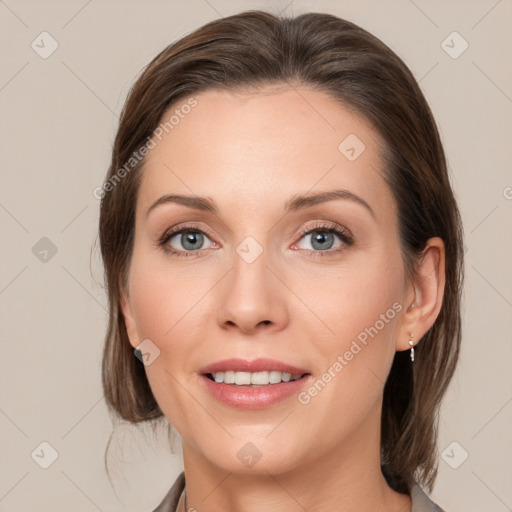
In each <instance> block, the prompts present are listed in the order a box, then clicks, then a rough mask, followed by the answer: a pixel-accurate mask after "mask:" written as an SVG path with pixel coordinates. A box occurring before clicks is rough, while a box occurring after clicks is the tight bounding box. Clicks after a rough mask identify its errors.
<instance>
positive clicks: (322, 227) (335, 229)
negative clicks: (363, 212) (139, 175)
mask: <svg viewBox="0 0 512 512" xmlns="http://www.w3.org/2000/svg"><path fill="white" fill-rule="evenodd" d="M315 231H320V232H326V233H334V234H335V235H337V236H338V238H339V239H340V240H341V241H342V242H343V244H344V246H347V247H350V246H351V245H353V243H354V239H353V237H352V234H351V233H350V231H348V229H346V228H342V227H341V226H338V225H337V224H330V223H323V224H318V225H316V226H313V227H309V228H307V229H303V230H302V231H301V232H300V233H299V235H298V237H299V240H300V239H302V238H303V237H304V236H305V235H309V234H311V233H313V232H315ZM184 232H198V233H201V234H203V235H205V236H207V237H208V238H211V237H210V235H208V233H206V232H205V231H204V230H203V229H201V228H200V227H199V226H197V225H195V224H191V225H188V226H182V227H180V228H178V229H174V230H171V231H166V232H165V233H164V234H163V235H162V236H161V237H160V239H159V240H158V246H159V247H162V248H163V250H164V251H166V252H168V253H170V254H172V255H174V256H178V257H190V256H196V255H197V253H199V252H201V249H200V250H198V251H178V250H176V249H173V248H172V247H171V246H169V245H168V244H167V243H168V242H169V240H170V239H171V238H172V237H174V236H175V235H179V234H181V233H184ZM343 249H344V247H343V246H342V247H338V248H336V249H333V250H326V251H315V250H311V249H299V251H301V252H304V251H306V252H308V253H310V257H317V256H320V257H323V256H326V255H332V254H333V253H338V252H340V251H341V250H343ZM204 250H207V249H204Z"/></svg>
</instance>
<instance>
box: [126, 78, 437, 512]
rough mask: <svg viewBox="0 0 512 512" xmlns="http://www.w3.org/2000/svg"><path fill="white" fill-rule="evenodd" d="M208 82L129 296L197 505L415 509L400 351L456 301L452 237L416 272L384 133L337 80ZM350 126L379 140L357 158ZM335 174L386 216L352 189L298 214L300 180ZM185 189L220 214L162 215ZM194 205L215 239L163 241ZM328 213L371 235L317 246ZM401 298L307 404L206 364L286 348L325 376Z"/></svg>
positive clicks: (171, 211)
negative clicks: (347, 148)
mask: <svg viewBox="0 0 512 512" xmlns="http://www.w3.org/2000/svg"><path fill="white" fill-rule="evenodd" d="M195 98H196V99H197V102H198V104H197V106H196V107H195V108H194V109H192V110H191V112H190V113H189V114H188V115H187V116H185V117H184V119H182V120H180V122H179V124H177V125H176V126H175V127H174V128H173V130H172V131H170V132H169V133H168V134H167V135H165V136H164V137H163V138H162V140H161V141H157V146H156V147H155V148H154V149H153V150H151V152H150V153H149V155H148V157H147V160H146V164H145V167H144V170H143V177H142V181H141V186H140V189H139V194H138V198H137V205H136V226H135V244H134V251H133V256H132V260H131V265H130V273H129V279H128V283H127V289H126V292H125V294H124V296H123V301H122V307H123V313H124V316H125V321H126V325H127V331H128V335H129V338H130V343H131V344H132V345H133V346H134V347H137V346H138V345H139V344H140V343H141V341H142V340H144V339H150V340H151V341H152V342H153V343H154V344H155V345H156V346H157V347H158V349H159V350H160V355H159V357H157V358H156V359H155V360H154V362H153V363H152V364H150V365H148V366H146V372H147V376H148V379H149V383H150V385H151V388H152V390H153V393H154V395H155V398H156V399H157V401H158V403H159V405H160V407H161V409H162V411H163V413H164V414H165V416H166V417H167V419H168V420H169V422H170V423H171V424H172V425H173V426H174V427H175V428H176V430H177V431H178V432H179V434H180V435H181V437H182V442H183V460H184V468H185V474H186V479H187V506H188V507H194V508H195V509H197V510H198V511H199V512H210V511H211V512H213V511H225V510H238V511H244V512H252V511H261V510H266V511H287V512H289V511H299V510H300V511H303V510H304V509H306V510H308V511H309V512H316V511H321V510H322V511H324V510H337V511H339V512H349V511H350V512H354V511H358V512H363V511H373V512H384V511H386V512H387V511H389V512H391V511H393V512H399V511H400V512H409V511H410V509H411V499H410V497H409V496H407V495H403V494H399V493H396V492H395V491H393V490H392V489H391V488H390V487H389V486H388V485H387V483H386V481H385V479H384V477H383V475H382V473H381V470H380V455H379V452H380V420H381V411H382V396H383V388H384V383H385V380H386V377H387V375H388V373H389V370H390V367H391V364H392V360H393V356H394V354H395V351H401V350H407V349H409V348H410V347H409V345H408V341H409V339H410V336H409V333H411V332H412V333H414V338H413V339H414V340H415V343H418V342H419V340H420V339H421V337H422V336H423V335H424V334H425V332H426V331H427V330H428V329H429V328H430V326H431V325H432V324H433V322H434V321H435V319H436V317H437V315H438V313H439V310H440V307H441V303H442V296H443V289H444V283H445V276H444V246H443V242H442V241H441V240H440V239H439V238H432V239H430V240H429V242H428V244H427V248H426V250H425V257H424V259H423V261H422V264H421V266H420V267H419V268H418V275H417V277H415V278H414V279H413V280H408V279H407V278H406V275H405V270H404V265H403V261H402V259H401V254H400V241H399V237H398V224H397V210H396V203H395V201H394V199H393V196H392V193H391V190H390V189H389V187H388V186H387V184H386V183H385V181H384V179H383V177H382V175H381V172H382V165H381V162H380V160H379V156H378V145H379V143H380V138H379V135H378V133H377V132H376V131H375V130H374V128H373V127H372V126H371V125H370V124H369V123H368V122H367V121H366V120H365V119H364V118H362V117H361V116H356V115H355V114H354V113H351V112H349V111H348V110H347V109H346V108H344V107H343V106H342V105H341V104H340V103H339V102H337V101H336V100H334V99H333V98H331V97H330V96H328V95H326V94H325V93H321V92H318V91H313V90H311V89H309V88H306V87H299V88H296V89H292V88H290V87H288V86H285V85H283V86H278V87H276V86H273V87H267V88H265V89H263V90H258V91H251V92H245V93H240V94H236V95H235V94H233V93H228V92H225V91H221V90H214V89H210V90H208V91H205V92H202V93H200V94H196V95H195ZM175 108H176V107H175V106H173V108H172V109H170V111H169V112H172V111H173V110H174V109H175ZM164 117H165V118H167V117H168V116H164ZM349 134H356V135H357V137H358V138H359V139H360V140H361V141H363V143H364V144H365V146H366V149H365V150H364V151H363V152H362V153H361V154H360V156H359V157H358V158H357V159H356V160H354V161H349V160H348V159H347V158H346V157H345V156H344V154H342V153H341V152H340V151H339V150H338V146H339V144H340V142H341V141H343V140H344V139H345V138H346V137H347V136H348V135H349ZM334 189H347V190H349V191H350V192H352V193H353V194H357V195H358V196H360V197H361V198H363V199H364V200H365V201H366V202H367V203H368V204H369V205H370V207H371V209H372V210H373V212H374V214H375V216H372V214H371V213H370V212H369V211H368V210H367V209H366V208H364V207H363V206H361V205H360V204H358V203H357V202H355V201H350V200H347V199H341V200H333V201H329V202H324V203H321V204H317V205H314V206H311V207H309V208H306V209H304V210H299V211H294V212H291V213H288V214H286V215H285V214H284V213H283V208H284V204H285V202H286V201H288V200H290V198H291V197H292V196H294V195H298V194H306V193H316V192H320V191H329V190H334ZM170 193H173V194H186V195H192V196H195V195H197V196H201V197H208V198H210V199H212V200H213V201H215V203H216V205H217V207H218V213H217V214H214V213H211V212H204V211H197V210H194V209H192V208H190V207H187V206H183V205H179V204H172V203H168V204H163V205H160V206H158V207H156V208H154V209H153V210H152V211H151V212H150V213H149V214H148V215H147V214H146V212H147V210H148V208H149V207H150V206H151V205H152V204H153V203H154V202H155V201H156V200H157V199H158V198H160V197H161V196H163V195H164V194H170ZM187 222H193V223H194V224H196V225H197V226H198V227H199V228H200V229H201V230H203V231H205V233H206V235H207V238H205V239H204V242H203V245H202V248H201V249H200V250H199V251H198V250H197V249H196V250H195V251H192V250H189V251H188V252H189V256H187V257H179V256H176V255H173V254H170V253H168V252H166V251H165V250H164V249H163V247H162V246H159V245H158V240H159V238H160V237H161V236H162V235H163V234H164V232H165V231H166V230H169V228H171V227H173V226H181V225H183V226H186V223H187ZM324 223H329V224H332V223H335V224H338V225H340V226H342V227H344V228H345V229H348V230H349V231H350V233H351V234H352V235H353V239H354V243H353V244H352V245H346V244H344V243H343V241H341V239H338V238H337V236H334V238H332V239H331V238H329V239H328V241H329V242H332V241H333V242H334V247H333V248H331V249H328V250H323V251H322V250H321V249H320V250H319V249H316V250H315V248H318V245H315V246H313V245H312V244H314V243H315V239H314V237H313V236H312V235H311V234H305V235H301V233H300V230H301V229H303V228H307V229H309V230H312V229H313V228H315V227H317V226H318V224H324ZM247 236H252V237H253V238H254V239H255V240H256V241H257V242H258V243H259V244H260V246H261V248H262V253H261V255H260V256H259V257H258V258H257V259H256V260H255V261H254V262H253V263H250V264H249V263H247V262H246V261H245V260H244V259H242V258H241V257H240V256H239V255H238V253H237V252H236V248H237V246H238V245H239V244H240V243H241V242H242V241H243V240H244V239H245V238H246V237H247ZM182 243H183V239H182V237H181V236H180V235H176V236H174V238H173V239H172V240H171V241H169V242H168V245H170V244H172V246H173V247H174V248H175V249H177V250H182V251H185V249H184V247H183V245H182ZM185 243H186V240H185ZM198 245H199V247H201V241H199V243H198ZM187 247H190V246H187ZM338 247H341V250H339V251H336V249H337V248H338ZM320 252H323V255H321V254H319V253H320ZM396 302H398V303H399V304H400V305H401V306H402V308H401V311H400V312H399V313H398V314H396V316H395V317H394V318H393V319H392V320H390V321H389V322H387V323H385V326H384V328H382V329H381V330H380V331H379V332H378V335H376V336H374V337H373V338H369V340H368V344H367V345H366V346H364V348H362V350H361V351H360V352H359V353H357V355H356V356H354V357H353V359H352V360H351V361H350V362H348V364H347V365H346V366H345V367H344V368H343V370H342V371H341V372H339V373H338V374H337V376H336V377H335V378H333V379H332V380H331V382H329V384H328V385H327V386H325V387H324V389H323V390H322V391H321V392H320V393H318V394H317V396H315V397H313V398H312V399H311V401H310V402H309V403H308V404H306V405H303V404H301V403H299V401H298V400H297V397H296V396H292V397H290V398H288V399H286V400H284V401H282V402H280V403H278V404H276V405H274V406H272V407H269V408H266V409H260V410H239V409H234V408H231V407H229V406H227V405H224V404H222V403H220V402H218V401H217V400H215V399H214V398H213V397H212V396H211V395H210V394H209V393H208V392H207V391H205V390H204V388H203V387H202V386H201V385H200V383H199V375H198V373H197V372H198V370H199V369H200V368H201V367H203V366H205V365H206V364H209V363H212V362H215V361H219V360H221V359H225V358H230V357H240V358H247V359H255V358H259V357H268V358H274V359H278V360H281V361H285V362H287V363H290V364H292V365H295V366H298V367H301V368H305V369H308V371H309V372H310V373H311V374H312V375H313V376H314V377H315V379H314V380H316V379H317V378H320V377H321V376H322V374H324V373H325V372H326V371H327V370H328V368H329V367H332V365H333V363H334V362H335V361H336V360H337V357H338V355H343V354H344V353H345V352H346V351H347V350H348V349H349V348H350V346H351V343H352V341H353V340H355V339H356V338H357V335H358V334H359V333H361V332H362V331H364V329H365V328H368V327H370V326H373V325H375V323H376V321H377V320H378V319H379V318H381V317H380V315H381V314H383V313H385V312H386V311H387V310H388V309H389V308H391V307H392V305H393V304H394V303H396ZM248 442H251V443H253V444H254V445H255V446H257V448H258V449H259V451H260V452H261V454H262V456H261V459H260V460H259V461H258V462H257V463H256V464H255V465H254V466H252V467H251V468H249V467H246V466H245V465H244V464H242V462H241V461H240V460H239V458H238V457H237V452H238V451H239V450H240V449H241V448H242V447H243V446H244V445H245V444H246V443H248Z"/></svg>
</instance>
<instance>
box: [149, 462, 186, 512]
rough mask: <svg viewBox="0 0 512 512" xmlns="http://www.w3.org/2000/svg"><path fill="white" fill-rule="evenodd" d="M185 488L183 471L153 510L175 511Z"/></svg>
mask: <svg viewBox="0 0 512 512" xmlns="http://www.w3.org/2000/svg"><path fill="white" fill-rule="evenodd" d="M184 488H185V473H184V472H183V471H182V472H181V473H180V474H179V476H178V478H177V479H176V481H175V482H174V484H173V486H172V487H171V489H170V490H169V492H168V493H167V494H166V495H165V497H164V499H163V500H162V502H161V503H160V505H158V507H156V508H155V510H153V512H175V511H176V508H177V506H178V502H179V500H180V496H181V493H182V492H183V489H184Z"/></svg>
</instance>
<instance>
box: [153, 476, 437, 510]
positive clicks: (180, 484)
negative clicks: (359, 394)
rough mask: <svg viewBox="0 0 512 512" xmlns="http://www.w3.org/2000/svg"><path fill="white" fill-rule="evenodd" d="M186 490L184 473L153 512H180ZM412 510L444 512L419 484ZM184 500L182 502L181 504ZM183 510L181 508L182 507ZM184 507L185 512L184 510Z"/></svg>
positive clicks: (413, 499)
mask: <svg viewBox="0 0 512 512" xmlns="http://www.w3.org/2000/svg"><path fill="white" fill-rule="evenodd" d="M184 489H185V473H184V472H183V471H182V472H181V473H180V475H179V476H178V478H177V479H176V481H175V482H174V485H173V486H172V487H171V489H170V491H169V492H168V493H167V495H166V496H165V498H164V499H163V501H162V503H160V505H158V507H156V508H155V510H154V511H153V512H178V510H177V508H178V502H179V501H180V498H181V496H182V494H183V491H184ZM411 500H412V510H411V512H444V510H443V509H442V508H440V507H438V506H437V505H436V504H435V503H434V502H433V501H432V500H431V499H430V498H429V497H428V496H427V495H426V494H425V493H424V492H423V490H422V488H421V487H420V486H419V485H418V484H416V483H415V484H414V485H413V486H412V488H411ZM182 504H183V500H181V504H180V505H182ZM180 508H181V507H180ZM184 508H185V507H184V506H183V510H184Z"/></svg>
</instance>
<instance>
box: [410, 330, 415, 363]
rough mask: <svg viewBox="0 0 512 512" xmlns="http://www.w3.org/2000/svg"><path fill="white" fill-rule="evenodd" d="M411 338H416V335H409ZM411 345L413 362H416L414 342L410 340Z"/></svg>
mask: <svg viewBox="0 0 512 512" xmlns="http://www.w3.org/2000/svg"><path fill="white" fill-rule="evenodd" d="M409 336H410V337H411V338H414V335H413V334H411V333H409ZM409 345H410V346H411V361H412V362H414V341H412V340H409Z"/></svg>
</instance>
